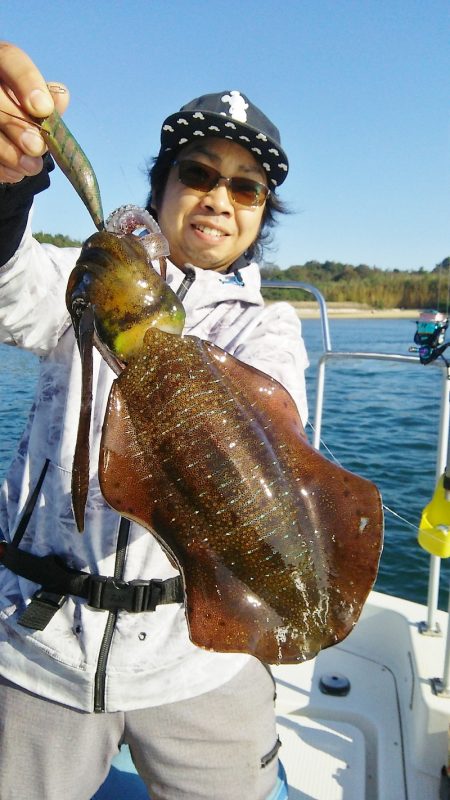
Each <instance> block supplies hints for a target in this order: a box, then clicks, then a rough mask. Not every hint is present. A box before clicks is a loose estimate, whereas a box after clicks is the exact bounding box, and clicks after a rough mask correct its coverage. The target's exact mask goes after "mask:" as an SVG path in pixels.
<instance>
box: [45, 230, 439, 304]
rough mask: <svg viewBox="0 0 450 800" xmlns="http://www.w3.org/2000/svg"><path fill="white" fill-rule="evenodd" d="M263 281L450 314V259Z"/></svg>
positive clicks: (275, 271) (300, 270) (325, 267)
mask: <svg viewBox="0 0 450 800" xmlns="http://www.w3.org/2000/svg"><path fill="white" fill-rule="evenodd" d="M35 237H36V239H37V240H38V241H39V242H47V243H50V244H54V245H56V246H57V247H81V244H82V242H80V241H79V240H77V239H71V238H70V237H69V236H65V235H64V234H62V233H57V234H50V233H43V232H42V231H39V232H38V233H36V234H35ZM261 276H262V278H264V279H265V280H271V281H301V282H302V283H312V284H313V285H314V286H316V287H317V288H318V289H319V290H320V291H321V292H322V294H323V295H324V297H325V299H326V300H327V302H329V303H333V302H335V303H348V302H352V303H358V304H361V305H366V306H369V307H371V308H437V309H439V310H441V311H447V310H448V307H449V305H450V256H449V257H447V258H444V259H443V261H441V262H440V263H439V264H436V266H435V268H434V269H432V270H431V271H427V270H425V269H424V268H423V267H421V268H420V269H418V270H415V271H414V270H399V269H394V270H385V269H380V268H379V267H369V266H367V264H359V265H358V266H356V267H355V266H352V265H351V264H343V263H341V262H340V261H324V262H320V261H306V263H305V264H301V265H295V266H292V267H288V269H283V270H282V269H280V267H278V266H277V265H276V264H272V263H265V264H264V265H263V267H262V268H261ZM263 295H264V297H265V298H266V299H267V300H310V299H311V295H310V294H308V293H306V292H304V291H301V290H298V289H276V288H270V289H263Z"/></svg>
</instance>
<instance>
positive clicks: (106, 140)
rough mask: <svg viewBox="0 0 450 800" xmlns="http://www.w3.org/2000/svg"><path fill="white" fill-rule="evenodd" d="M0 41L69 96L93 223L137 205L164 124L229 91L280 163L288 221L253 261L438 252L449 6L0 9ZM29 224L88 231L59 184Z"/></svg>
mask: <svg viewBox="0 0 450 800" xmlns="http://www.w3.org/2000/svg"><path fill="white" fill-rule="evenodd" d="M0 30H1V31H2V33H1V36H2V38H3V39H6V40H9V41H12V42H14V43H15V44H17V45H19V46H20V47H22V48H23V49H25V50H26V51H27V52H28V53H29V55H30V56H31V57H32V58H33V59H34V61H35V62H36V63H37V65H38V66H39V68H40V69H41V71H42V72H43V74H44V76H45V77H46V78H47V79H48V80H49V81H51V80H60V81H63V82H65V83H66V84H67V85H68V87H69V88H70V91H71V104H70V107H69V110H68V112H67V114H66V121H67V124H68V125H69V127H70V128H71V129H72V131H73V133H74V134H75V136H76V138H77V139H78V141H79V142H80V143H81V144H82V146H83V148H84V149H85V151H86V152H87V154H88V156H89V158H90V160H91V162H92V164H93V165H94V168H95V170H96V172H97V176H98V179H99V183H100V187H101V190H102V196H103V205H104V209H105V212H107V213H109V211H111V210H113V209H114V208H116V207H117V206H119V205H122V204H124V203H128V202H135V203H138V204H141V203H143V202H144V200H145V197H146V193H147V182H146V176H145V168H146V163H147V162H148V159H149V158H150V157H151V156H153V155H155V154H156V153H157V150H158V145H159V131H160V127H161V122H162V120H163V119H164V118H165V117H166V116H168V115H169V114H171V113H173V112H174V111H176V110H177V109H178V108H179V107H180V106H181V105H183V104H184V103H185V102H187V101H188V100H190V99H192V98H194V97H196V96H198V95H200V94H204V93H207V92H214V91H222V90H231V89H239V90H240V91H242V92H244V93H245V94H247V95H249V97H250V98H251V100H252V101H253V102H254V103H255V104H256V105H258V106H260V107H261V108H262V109H263V110H264V111H265V113H267V115H268V116H269V117H271V118H272V120H273V121H274V122H275V123H276V124H277V125H278V127H279V128H280V130H281V136H282V142H283V145H284V147H285V149H286V151H287V153H288V155H289V160H290V165H291V169H290V173H289V176H288V178H287V180H286V183H285V184H284V186H283V187H282V189H281V191H280V195H281V197H282V198H283V199H284V200H286V201H287V203H288V205H289V206H290V208H291V209H292V211H293V212H294V213H292V214H291V215H290V216H289V217H287V218H285V219H284V220H283V222H282V223H281V225H280V226H279V229H278V232H277V236H276V240H275V246H274V248H273V250H272V251H270V252H268V253H267V255H266V258H267V260H271V261H275V262H276V263H278V264H279V265H280V266H281V267H283V268H284V267H288V266H290V265H291V264H301V263H304V262H305V261H307V260H309V259H317V260H319V261H324V260H326V259H330V260H338V261H344V262H347V263H351V264H355V265H356V264H360V263H365V264H369V265H370V266H377V267H382V268H388V269H395V268H397V269H417V268H419V267H425V269H432V268H433V267H434V266H435V265H436V263H438V262H439V261H441V260H442V259H443V258H445V257H446V256H448V255H449V254H450V242H449V237H448V231H449V212H450V201H449V177H450V168H449V145H450V142H449V87H450V3H449V2H448V0H367V1H365V0H336V1H335V2H333V1H332V0H280V1H279V2H274V0H115V1H114V0H109V2H105V1H104V0H92V1H91V2H85V1H84V0H83V2H81V1H80V0H71V1H70V2H64V0H62V1H60V2H49V0H27V2H25V3H18V2H17V0H2V2H1V4H0ZM54 174H55V173H54ZM34 226H35V229H36V230H40V229H42V230H45V231H49V232H51V233H66V234H68V235H70V236H73V237H77V238H86V237H87V236H88V235H89V234H90V233H91V232H92V223H91V222H90V218H89V217H88V214H87V212H86V211H85V209H84V206H83V205H82V204H81V202H80V201H79V200H78V198H77V197H76V195H75V194H74V191H73V189H72V188H71V187H70V185H69V184H68V183H67V181H66V179H65V178H64V177H63V176H62V175H60V174H58V175H55V177H54V178H53V181H52V188H51V189H50V191H48V192H46V193H45V194H44V195H41V196H40V197H39V199H38V201H37V209H36V213H35V225H34Z"/></svg>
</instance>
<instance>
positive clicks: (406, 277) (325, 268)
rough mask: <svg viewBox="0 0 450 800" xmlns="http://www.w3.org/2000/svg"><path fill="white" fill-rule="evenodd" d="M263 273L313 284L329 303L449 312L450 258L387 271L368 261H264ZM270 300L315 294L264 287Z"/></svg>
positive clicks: (273, 277)
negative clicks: (285, 264) (287, 264)
mask: <svg viewBox="0 0 450 800" xmlns="http://www.w3.org/2000/svg"><path fill="white" fill-rule="evenodd" d="M261 275H262V277H263V278H264V279H266V280H272V281H302V282H303V283H312V284H313V285H314V286H316V287H317V288H318V289H319V290H320V291H321V292H322V294H323V295H324V297H325V299H326V300H327V302H330V303H331V302H337V303H346V302H353V303H358V304H363V305H367V306H370V307H371V308H437V309H440V310H442V311H446V310H447V309H448V306H449V299H450V297H449V295H450V257H447V258H444V260H443V261H441V262H440V264H437V265H436V267H435V268H434V269H433V270H431V271H427V270H425V269H424V268H423V267H421V268H420V269H418V270H416V271H413V270H398V269H394V270H384V269H380V268H378V267H369V266H367V265H366V264H359V265H358V266H356V267H355V266H352V265H351V264H342V263H341V262H339V261H325V262H323V263H321V262H319V261H307V262H306V263H305V264H302V265H298V266H292V267H289V268H288V269H284V270H281V269H280V268H279V267H278V266H277V265H276V264H267V263H266V264H264V266H263V267H262V269H261ZM263 295H264V297H265V298H266V299H268V300H279V299H283V300H307V299H308V300H310V299H311V295H310V294H307V293H306V292H304V291H301V290H297V289H284V290H281V289H276V288H270V289H263Z"/></svg>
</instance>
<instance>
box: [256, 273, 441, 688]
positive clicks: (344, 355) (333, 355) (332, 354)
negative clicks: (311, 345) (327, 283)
mask: <svg viewBox="0 0 450 800" xmlns="http://www.w3.org/2000/svg"><path fill="white" fill-rule="evenodd" d="M261 285H262V287H263V288H265V289H268V288H270V289H302V290H303V291H305V292H308V293H309V294H312V295H313V297H314V298H315V300H316V301H317V304H318V306H319V311H320V323H321V331H322V341H323V353H322V355H321V357H320V358H319V362H318V367H317V378H316V405H315V413H314V433H313V440H312V445H313V447H315V448H316V450H320V441H321V429H322V417H323V407H324V398H325V371H326V366H327V364H328V363H330V362H332V361H348V360H356V359H359V360H367V361H382V362H383V361H385V362H397V363H398V362H401V363H404V364H411V365H414V366H415V365H417V366H422V365H421V363H420V359H419V358H418V357H417V356H414V355H403V354H396V353H376V352H373V353H372V352H358V351H355V352H351V351H340V350H339V351H338V350H333V348H332V344H331V335H330V326H329V319H328V308H327V304H326V301H325V298H324V296H323V294H322V293H321V292H320V290H319V289H317V287H316V286H313V285H312V284H310V283H304V282H303V281H278V280H263V281H261ZM428 366H431V367H432V368H434V369H440V370H441V373H442V388H441V395H440V413H439V434H438V449H437V455H436V483H437V481H438V480H439V478H440V477H441V475H442V474H443V472H444V470H445V468H446V466H447V457H448V437H449V424H450V413H449V412H450V369H449V367H448V366H447V364H446V362H445V361H444V360H443V359H442V360H436V361H433V362H431V364H429V365H428ZM440 571H441V559H440V558H439V557H438V556H435V555H430V565H429V578H428V599H427V620H426V622H423V624H422V625H421V628H420V630H421V633H423V634H424V635H431V636H439V635H442V633H441V631H440V628H439V625H438V623H437V621H436V616H437V609H438V597H439V583H440ZM449 617H450V592H449ZM433 687H434V690H435V692H436V693H437V694H439V695H442V696H446V697H448V696H450V625H448V630H447V645H446V651H445V661H444V665H443V677H442V680H441V679H437V680H435V681H434V684H433Z"/></svg>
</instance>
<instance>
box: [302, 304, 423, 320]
mask: <svg viewBox="0 0 450 800" xmlns="http://www.w3.org/2000/svg"><path fill="white" fill-rule="evenodd" d="M291 305H292V306H293V307H294V308H295V309H296V311H297V313H298V315H299V317H301V318H302V319H318V318H319V317H320V311H319V306H318V304H317V303H315V302H310V301H305V302H302V301H297V300H294V301H292V302H291ZM327 310H328V316H329V318H330V319H412V320H416V319H418V318H419V314H420V313H421V309H414V308H370V307H369V306H366V305H362V304H360V303H327Z"/></svg>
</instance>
